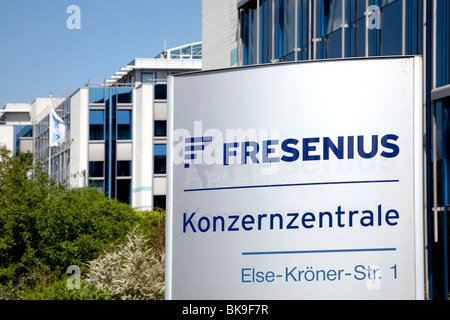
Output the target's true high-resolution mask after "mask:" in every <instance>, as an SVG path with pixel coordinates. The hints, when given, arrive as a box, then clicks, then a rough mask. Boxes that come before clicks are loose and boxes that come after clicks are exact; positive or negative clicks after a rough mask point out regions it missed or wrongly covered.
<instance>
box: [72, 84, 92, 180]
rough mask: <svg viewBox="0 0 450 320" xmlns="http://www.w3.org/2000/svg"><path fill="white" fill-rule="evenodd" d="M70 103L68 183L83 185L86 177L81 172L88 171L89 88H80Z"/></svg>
mask: <svg viewBox="0 0 450 320" xmlns="http://www.w3.org/2000/svg"><path fill="white" fill-rule="evenodd" d="M70 104H71V107H70V137H69V139H70V141H71V140H73V141H71V142H70V143H71V145H70V185H71V186H74V187H84V186H87V183H86V180H87V179H86V177H83V175H82V173H83V172H85V173H86V174H87V173H88V144H89V89H88V88H80V89H79V90H78V91H77V92H76V93H75V94H73V95H72V97H71V98H70ZM74 175H75V176H74Z"/></svg>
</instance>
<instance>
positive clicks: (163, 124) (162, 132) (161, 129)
mask: <svg viewBox="0 0 450 320" xmlns="http://www.w3.org/2000/svg"><path fill="white" fill-rule="evenodd" d="M154 135H155V137H165V136H166V135H167V121H165V120H157V121H155V133H154Z"/></svg>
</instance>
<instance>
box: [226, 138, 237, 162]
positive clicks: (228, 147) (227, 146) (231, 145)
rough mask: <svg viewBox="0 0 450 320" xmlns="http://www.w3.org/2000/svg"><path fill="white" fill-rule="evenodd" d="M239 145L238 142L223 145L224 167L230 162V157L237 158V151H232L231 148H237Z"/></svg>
mask: <svg viewBox="0 0 450 320" xmlns="http://www.w3.org/2000/svg"><path fill="white" fill-rule="evenodd" d="M238 146H239V144H238V143H237V142H232V143H225V144H224V145H223V165H224V166H227V165H228V164H229V163H230V162H229V160H230V159H229V158H230V156H233V157H234V156H236V151H230V148H237V147H238Z"/></svg>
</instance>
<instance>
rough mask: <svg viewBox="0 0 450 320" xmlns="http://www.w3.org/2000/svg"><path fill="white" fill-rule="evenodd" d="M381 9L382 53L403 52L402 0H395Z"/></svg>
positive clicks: (384, 54)
mask: <svg viewBox="0 0 450 320" xmlns="http://www.w3.org/2000/svg"><path fill="white" fill-rule="evenodd" d="M386 3H387V1H386ZM381 10H382V21H381V44H380V45H381V55H383V56H387V55H399V54H402V19H401V17H402V1H400V0H395V1H393V2H391V3H389V4H387V5H386V6H384V7H383V8H381ZM372 31H373V30H372ZM372 33H373V32H372Z"/></svg>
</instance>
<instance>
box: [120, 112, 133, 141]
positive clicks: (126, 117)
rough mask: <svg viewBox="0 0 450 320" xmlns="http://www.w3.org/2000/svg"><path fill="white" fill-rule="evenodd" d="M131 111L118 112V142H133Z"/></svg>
mask: <svg viewBox="0 0 450 320" xmlns="http://www.w3.org/2000/svg"><path fill="white" fill-rule="evenodd" d="M131 116H132V111H131V110H117V140H131V122H132V118H131Z"/></svg>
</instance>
